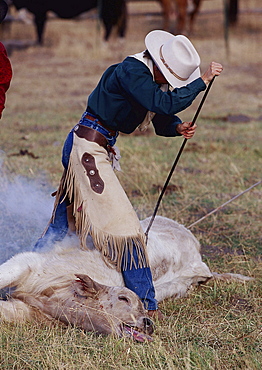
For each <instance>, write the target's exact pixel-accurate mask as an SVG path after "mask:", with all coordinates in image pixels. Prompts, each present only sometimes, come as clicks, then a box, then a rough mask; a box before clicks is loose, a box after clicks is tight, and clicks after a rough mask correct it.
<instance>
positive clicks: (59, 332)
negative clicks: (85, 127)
mask: <svg viewBox="0 0 262 370" xmlns="http://www.w3.org/2000/svg"><path fill="white" fill-rule="evenodd" d="M215 1H216V3H215V5H216V7H215V8H219V7H221V4H220V2H219V1H217V0H215ZM213 2H214V1H213ZM213 2H212V4H213ZM212 4H211V2H209V1H206V2H204V4H203V5H204V7H203V10H205V9H210V7H211V5H212ZM251 5H252V7H255V8H256V7H257V8H259V7H260V4H259V2H258V1H257V0H252V4H251ZM129 6H131V5H129ZM136 6H138V5H136V3H135V4H133V5H132V6H131V8H130V9H131V11H135V9H136V8H135V7H136ZM148 6H150V3H149V5H148ZM155 6H156V5H155V4H154V7H155ZM139 9H140V8H139ZM154 9H155V8H154ZM143 11H144V10H143ZM221 21H222V20H221V15H220V14H213V15H208V14H205V13H203V14H202V15H200V16H199V21H198V22H197V24H196V30H195V35H194V36H193V38H192V41H193V42H194V44H195V45H196V47H197V49H198V50H199V52H200V55H201V60H202V65H203V68H204V67H205V66H206V65H207V64H208V63H209V61H210V58H214V59H215V60H218V61H221V62H222V63H223V65H224V71H223V75H221V77H220V78H219V79H217V80H216V81H215V83H214V85H213V86H212V89H211V91H210V95H209V96H208V98H207V101H206V103H205V106H204V108H203V111H202V112H201V115H200V118H199V120H198V125H199V127H198V131H197V134H196V135H195V137H194V138H193V139H192V140H190V141H188V143H187V145H186V147H185V150H184V152H183V154H182V157H181V159H180V161H179V164H178V166H177V169H176V170H175V173H174V175H173V177H172V179H171V182H170V184H169V188H168V189H167V192H166V194H165V196H164V198H163V201H162V203H161V205H160V208H159V212H158V214H161V215H163V216H167V217H170V218H172V219H175V220H177V221H178V222H180V223H182V224H184V225H186V226H189V225H190V224H191V223H193V222H194V221H196V220H198V219H199V218H200V217H202V216H203V215H206V214H207V213H208V212H210V211H211V210H213V209H214V208H216V207H218V206H220V205H221V204H223V203H224V202H226V201H227V200H229V199H231V198H232V197H233V196H235V195H236V194H238V193H240V192H241V191H243V190H245V189H246V188H248V187H249V186H251V185H253V184H254V183H256V182H257V181H259V180H260V179H261V164H262V151H261V118H260V117H261V114H262V113H261V91H260V90H259V84H258V81H257V78H258V76H259V73H260V70H261V66H262V59H261V53H259V52H258V50H259V40H260V38H261V32H262V29H261V24H260V22H259V18H258V15H256V14H253V15H252V14H249V15H248V14H242V15H241V17H240V21H239V25H238V26H237V27H236V28H235V29H233V30H232V31H231V39H230V55H229V56H227V55H226V53H225V48H224V41H223V33H222V28H221V27H222V24H221ZM85 22H86V23H85ZM85 22H84V21H79V22H77V23H75V22H73V21H66V22H63V21H58V20H52V21H50V22H49V23H48V25H47V32H46V44H45V46H44V47H43V48H41V49H39V48H34V47H31V48H28V49H26V50H20V51H14V52H13V54H12V55H11V62H12V66H13V70H14V78H13V81H12V85H11V88H10V90H9V91H8V95H7V104H6V110H5V111H4V114H3V118H2V120H1V136H0V149H1V151H2V152H1V153H2V154H3V155H2V156H1V161H3V166H4V167H3V168H2V172H3V173H2V178H1V185H2V184H4V185H6V184H7V185H6V186H8V184H9V181H10V182H11V183H12V182H15V179H16V176H18V175H19V176H23V177H25V178H26V179H29V180H28V181H36V182H37V183H40V184H41V185H42V187H43V191H45V192H46V193H48V194H49V192H51V190H54V189H56V187H57V185H58V183H59V179H60V176H61V173H62V166H61V163H60V156H61V149H62V145H63V141H64V139H65V137H66V135H67V133H68V131H69V130H70V129H71V127H72V126H73V125H74V124H75V123H77V121H78V119H79V117H80V116H81V114H82V112H83V110H84V108H85V104H86V98H87V96H88V94H89V93H90V92H91V91H92V89H93V87H94V86H95V85H96V83H97V81H98V79H99V77H100V75H101V73H102V72H103V71H104V69H105V68H106V67H107V66H108V65H110V64H112V63H115V62H117V61H119V60H121V59H122V58H123V57H125V56H126V55H128V54H132V53H134V52H137V51H140V50H143V47H144V46H143V37H144V35H145V34H146V33H147V32H148V31H150V30H151V29H153V28H158V27H160V25H161V23H160V19H159V17H154V16H150V17H146V18H144V17H142V16H138V17H137V18H136V19H134V17H130V20H129V31H128V35H127V39H126V42H125V43H124V44H122V45H119V44H117V43H112V44H111V45H110V47H109V48H106V47H103V46H102V45H101V41H100V39H101V38H100V35H99V34H98V33H97V24H96V21H95V20H93V19H89V20H87V21H85ZM65 25H66V26H65ZM203 25H204V27H203ZM86 26H87V27H86ZM206 30H209V32H206ZM22 31H23V32H21V24H16V25H14V27H13V28H12V31H11V32H12V34H11V35H10V38H22V37H26V38H32V37H33V36H32V31H33V30H32V27H31V26H30V25H24V26H23V29H22ZM198 103H199V99H198V100H197V101H196V102H195V103H194V104H193V105H192V107H190V108H189V109H187V110H186V111H185V112H183V113H181V115H180V116H181V118H182V119H184V120H190V119H192V117H193V114H194V112H195V110H196V107H197V105H198ZM239 115H242V116H245V117H247V118H248V120H247V121H245V122H243V120H241V117H239ZM230 116H233V117H235V118H237V119H236V121H237V122H232V120H230ZM181 143H182V140H181V138H175V139H172V138H161V137H157V136H155V135H154V134H153V132H152V131H151V129H150V130H149V132H146V134H145V135H137V134H135V135H131V136H125V135H121V137H120V138H119V140H118V143H117V144H118V146H119V147H120V149H121V154H122V159H121V165H122V169H123V171H122V172H121V173H119V174H118V176H119V179H120V181H121V182H122V184H123V186H124V188H125V190H126V191H127V194H128V196H129V198H130V200H131V201H132V204H133V205H134V207H135V209H136V211H137V213H138V215H139V217H140V218H141V219H142V218H145V217H147V216H151V214H152V212H153V209H154V207H155V204H156V201H157V198H158V195H159V191H160V190H161V187H162V186H163V184H164V182H165V180H166V177H167V175H168V173H169V171H170V169H171V166H172V164H173V161H174V158H175V157H176V155H177V152H178V150H179V148H180V145H181ZM3 174H6V176H7V178H6V179H5V177H3ZM5 180H6V181H5ZM261 192H262V190H261V185H260V186H257V187H256V188H254V189H252V190H251V191H250V192H248V193H246V194H244V195H243V196H241V197H240V198H238V199H237V200H236V201H234V202H232V203H230V204H229V205H228V206H226V207H225V208H223V209H222V210H221V211H219V212H217V213H215V214H213V215H212V216H210V217H207V218H206V219H205V220H204V221H202V222H201V223H199V224H197V225H196V226H194V227H192V229H191V230H192V232H193V233H194V234H195V235H196V237H197V238H198V239H199V240H200V242H201V246H202V255H203V259H204V261H205V262H206V263H207V264H208V266H209V267H210V269H211V270H212V271H217V272H234V273H242V274H245V275H248V276H254V277H255V280H254V281H253V282H249V283H246V284H237V283H234V282H231V283H225V282H216V283H215V282H213V283H208V284H207V285H205V286H202V287H200V288H199V289H197V290H194V291H192V292H191V294H190V296H189V297H188V298H186V299H177V300H174V299H168V300H166V301H164V302H162V303H160V307H161V309H162V310H163V312H164V313H165V314H166V315H167V317H168V318H167V320H166V321H165V322H163V323H157V324H156V331H155V334H154V342H153V343H146V344H139V343H133V342H131V341H129V340H126V339H123V338H122V339H119V338H114V337H103V336H99V335H98V336H97V335H95V334H94V333H84V332H83V331H81V330H78V329H77V328H71V327H69V328H64V327H59V326H55V327H54V328H47V327H45V326H43V325H40V324H38V323H36V324H33V325H29V324H26V325H14V324H8V323H1V329H0V336H1V344H2V345H1V349H0V368H1V369H4V370H9V369H19V370H20V369H23V370H24V369H26V370H27V369H59V370H60V369H70V370H71V369H77V370H79V369H105V370H107V369H172V370H173V369H197V370H199V369H201V370H202V369H203V370H207V369H212V370H213V369H215V370H223V369H225V370H228V369H232V370H237V369H243V370H255V369H260V368H261V362H262V347H261V343H262V338H261V335H262V334H261V333H262V332H261V327H262V325H261V317H262V309H261V307H262V302H261V297H262V294H261V281H262V267H261V252H262V250H261V218H262V217H261V216H262V215H261V209H262V207H261V199H262V196H261ZM8 195H9V196H11V195H10V191H9V194H8V192H7V198H8ZM21 198H23V194H22V195H21ZM1 210H2V212H1V213H0V215H1V220H4V219H6V218H8V216H9V215H8V214H6V213H5V210H4V208H3V206H2V205H1ZM29 216H30V215H29ZM24 219H26V218H24ZM21 221H23V218H22V220H21ZM10 224H11V222H10ZM2 225H5V224H4V223H3V224H2V223H1V227H3V226H2ZM11 226H12V227H11ZM14 228H15V225H9V227H8V228H7V229H6V230H4V231H5V233H6V235H8V233H10V235H11V234H13V233H14ZM31 233H32V235H33V230H32V231H31V230H30V231H29V232H25V231H23V233H20V238H21V240H18V242H21V243H22V242H23V238H24V239H26V242H27V240H29V239H30V234H31ZM18 239H19V238H18ZM2 243H3V240H1V245H2ZM4 245H5V247H6V249H8V248H9V246H8V245H7V244H6V240H4Z"/></svg>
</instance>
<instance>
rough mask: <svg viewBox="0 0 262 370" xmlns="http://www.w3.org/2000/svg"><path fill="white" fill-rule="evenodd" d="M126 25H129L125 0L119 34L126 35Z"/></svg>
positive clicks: (118, 25) (119, 23)
mask: <svg viewBox="0 0 262 370" xmlns="http://www.w3.org/2000/svg"><path fill="white" fill-rule="evenodd" d="M126 25H127V9H126V4H125V2H124V5H123V11H122V14H121V17H120V19H119V20H118V24H117V28H118V30H117V31H118V36H119V37H125V34H126Z"/></svg>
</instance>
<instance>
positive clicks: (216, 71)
mask: <svg viewBox="0 0 262 370" xmlns="http://www.w3.org/2000/svg"><path fill="white" fill-rule="evenodd" d="M222 71H223V66H222V65H221V64H220V63H216V62H211V63H210V65H209V67H208V69H207V70H206V72H205V73H204V74H203V75H202V76H201V77H202V80H203V81H204V82H205V84H206V85H208V83H209V82H210V81H211V80H212V78H213V77H214V76H219V75H220V73H221V72H222Z"/></svg>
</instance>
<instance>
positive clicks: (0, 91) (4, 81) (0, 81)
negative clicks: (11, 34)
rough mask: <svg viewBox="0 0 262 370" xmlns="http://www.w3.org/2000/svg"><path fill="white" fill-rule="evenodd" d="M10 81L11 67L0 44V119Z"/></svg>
mask: <svg viewBox="0 0 262 370" xmlns="http://www.w3.org/2000/svg"><path fill="white" fill-rule="evenodd" d="M11 79H12V67H11V63H10V61H9V59H8V57H7V53H6V50H5V47H4V45H3V44H2V43H0V117H1V115H2V112H3V110H4V108H5V93H6V91H7V90H8V89H9V86H10V82H11Z"/></svg>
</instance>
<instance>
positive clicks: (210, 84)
mask: <svg viewBox="0 0 262 370" xmlns="http://www.w3.org/2000/svg"><path fill="white" fill-rule="evenodd" d="M214 79H215V76H214V77H213V78H212V80H211V81H210V83H209V85H208V87H207V89H206V91H205V93H204V95H203V97H202V99H201V102H200V104H199V106H198V108H197V111H196V113H195V115H194V117H193V120H192V123H191V126H194V124H195V123H196V120H197V118H198V116H199V113H200V111H201V109H202V107H203V104H204V102H205V100H206V97H207V94H208V93H209V90H210V88H211V86H212V84H213V82H214ZM186 142H187V139H186V138H185V139H184V140H183V143H182V145H181V147H180V149H179V152H178V154H177V156H176V159H175V161H174V163H173V166H172V168H171V170H170V172H169V175H168V177H167V179H166V182H165V184H164V186H163V188H162V191H161V193H160V195H159V198H158V201H157V203H156V206H155V210H154V212H153V215H152V217H151V220H150V222H149V224H148V227H147V229H146V232H145V236H146V241H147V239H148V233H149V230H150V228H151V226H152V224H153V222H154V219H155V217H156V214H157V211H158V208H159V205H160V203H161V200H162V198H163V196H164V193H165V191H166V188H167V185H168V183H169V181H170V179H171V177H172V175H173V172H174V171H175V168H176V165H177V163H178V161H179V158H180V156H181V154H182V152H183V150H184V147H185V145H186Z"/></svg>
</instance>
